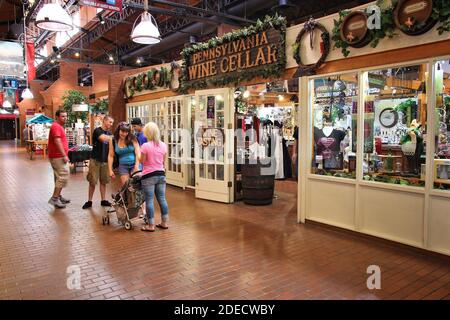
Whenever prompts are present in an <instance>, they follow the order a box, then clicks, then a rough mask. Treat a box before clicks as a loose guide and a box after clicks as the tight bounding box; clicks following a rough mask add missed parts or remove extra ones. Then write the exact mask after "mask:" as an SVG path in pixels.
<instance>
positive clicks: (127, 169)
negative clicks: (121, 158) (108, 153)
mask: <svg viewBox="0 0 450 320" xmlns="http://www.w3.org/2000/svg"><path fill="white" fill-rule="evenodd" d="M117 171H119V175H121V176H123V175H126V174H128V175H131V173H133V171H134V164H119V166H118V167H117Z"/></svg>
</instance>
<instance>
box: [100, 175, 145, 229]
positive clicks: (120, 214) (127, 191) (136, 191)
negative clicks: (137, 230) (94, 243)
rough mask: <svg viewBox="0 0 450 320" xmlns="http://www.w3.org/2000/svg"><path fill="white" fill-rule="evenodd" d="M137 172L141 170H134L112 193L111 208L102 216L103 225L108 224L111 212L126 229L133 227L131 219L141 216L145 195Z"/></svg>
mask: <svg viewBox="0 0 450 320" xmlns="http://www.w3.org/2000/svg"><path fill="white" fill-rule="evenodd" d="M139 173H141V171H136V172H134V173H133V174H132V175H131V177H130V179H128V181H127V182H126V183H125V184H124V185H123V187H122V188H121V189H120V190H119V192H117V193H116V194H114V193H113V194H112V199H113V201H112V204H111V208H110V209H108V210H106V211H105V214H104V215H103V217H102V223H103V225H105V224H109V217H110V214H111V213H113V212H115V213H116V216H117V220H118V222H119V223H120V224H122V225H123V226H124V227H125V229H127V230H131V229H132V228H133V225H132V221H133V220H137V219H140V218H141V217H142V213H143V211H142V204H143V203H144V202H145V197H144V190H142V186H141V175H139Z"/></svg>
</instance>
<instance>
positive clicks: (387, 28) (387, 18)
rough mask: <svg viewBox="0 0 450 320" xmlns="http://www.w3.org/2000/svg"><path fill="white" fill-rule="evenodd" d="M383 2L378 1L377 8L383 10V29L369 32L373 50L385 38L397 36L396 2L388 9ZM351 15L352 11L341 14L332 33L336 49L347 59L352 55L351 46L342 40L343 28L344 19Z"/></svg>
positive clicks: (381, 0)
mask: <svg viewBox="0 0 450 320" xmlns="http://www.w3.org/2000/svg"><path fill="white" fill-rule="evenodd" d="M383 3H384V1H383V0H378V1H377V6H378V7H380V8H381V17H380V20H381V28H380V29H374V30H370V29H369V30H367V32H368V33H369V35H368V36H369V37H370V39H371V40H370V46H371V47H372V48H376V47H377V46H378V43H379V42H380V40H381V39H384V38H385V37H388V38H392V37H394V36H395V35H396V33H395V32H394V31H395V22H394V7H395V5H396V2H395V1H392V4H391V5H390V6H388V7H387V8H382V7H383ZM350 13H351V11H350V10H344V11H341V12H339V20H336V19H335V20H334V27H333V31H332V37H331V39H332V40H333V41H334V47H335V48H339V49H341V51H342V54H343V55H344V57H347V56H348V55H349V54H350V50H349V49H348V47H350V45H349V44H348V42H347V41H345V39H342V38H341V33H340V32H341V26H342V23H343V22H344V19H345V17H346V16H348V15H349V14H350Z"/></svg>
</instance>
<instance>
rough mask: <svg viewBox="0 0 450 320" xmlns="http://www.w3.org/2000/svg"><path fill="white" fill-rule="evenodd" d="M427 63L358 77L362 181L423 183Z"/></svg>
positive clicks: (372, 72)
mask: <svg viewBox="0 0 450 320" xmlns="http://www.w3.org/2000/svg"><path fill="white" fill-rule="evenodd" d="M426 74H427V65H426V64H422V65H414V66H407V67H398V68H390V69H383V70H376V71H370V72H367V73H365V74H364V83H365V90H364V93H365V96H364V159H363V177H364V180H369V181H377V182H384V183H393V184H401V185H410V186H419V187H420V186H424V185H425V160H426V157H425V139H424V134H425V133H426V109H427V97H426V90H425V84H426Z"/></svg>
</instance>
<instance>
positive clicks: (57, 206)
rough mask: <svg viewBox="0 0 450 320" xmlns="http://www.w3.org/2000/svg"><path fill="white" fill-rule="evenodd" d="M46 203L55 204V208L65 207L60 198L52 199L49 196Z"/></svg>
mask: <svg viewBox="0 0 450 320" xmlns="http://www.w3.org/2000/svg"><path fill="white" fill-rule="evenodd" d="M48 203H50V204H51V205H53V206H55V208H59V209H63V208H65V207H66V205H65V204H64V203H62V202H61V199H60V198H58V199H56V200H54V199H53V198H50V200H48Z"/></svg>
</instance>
